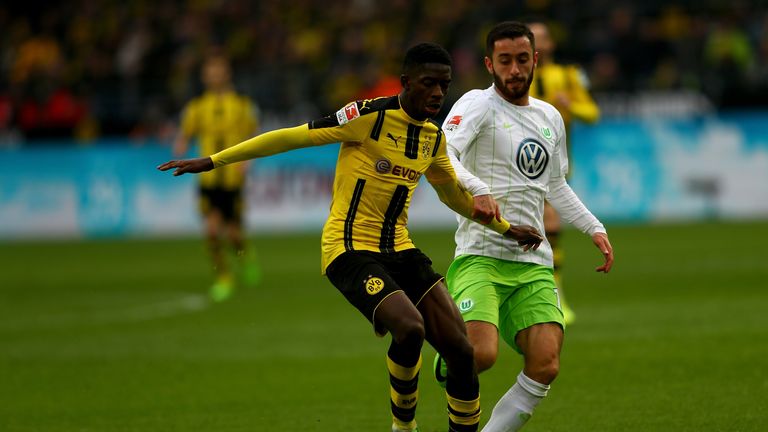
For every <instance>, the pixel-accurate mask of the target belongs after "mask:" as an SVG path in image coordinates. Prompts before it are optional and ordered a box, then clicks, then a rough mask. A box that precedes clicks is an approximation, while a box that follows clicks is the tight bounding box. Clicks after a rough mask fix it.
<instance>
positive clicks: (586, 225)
mask: <svg viewBox="0 0 768 432" xmlns="http://www.w3.org/2000/svg"><path fill="white" fill-rule="evenodd" d="M557 120H558V121H557V122H556V124H557V134H556V136H557V137H558V138H557V144H556V146H555V149H554V151H553V152H552V153H553V154H552V171H550V176H549V187H548V189H549V190H548V192H547V201H549V203H550V204H552V206H553V207H554V208H555V210H557V212H558V213H559V214H560V216H561V217H562V218H563V220H565V221H566V222H568V223H569V224H571V225H573V226H575V227H576V228H577V229H579V230H580V231H581V232H583V233H585V234H588V235H590V236H591V235H592V234H594V233H597V232H602V233H604V232H605V227H604V226H603V224H602V223H600V221H599V220H598V219H597V218H596V217H595V216H594V215H593V214H592V213H591V212H590V211H589V210H588V209H587V207H586V206H585V205H584V203H582V202H581V200H580V199H579V197H578V196H577V195H576V193H575V192H574V191H573V189H571V186H570V185H569V184H568V182H566V180H565V176H566V175H567V174H568V151H567V148H566V136H565V123H564V122H563V118H562V116H560V115H558V116H557Z"/></svg>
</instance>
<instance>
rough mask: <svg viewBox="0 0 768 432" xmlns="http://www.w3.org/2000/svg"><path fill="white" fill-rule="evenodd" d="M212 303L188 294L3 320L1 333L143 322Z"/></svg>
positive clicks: (204, 307)
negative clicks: (94, 310)
mask: <svg viewBox="0 0 768 432" xmlns="http://www.w3.org/2000/svg"><path fill="white" fill-rule="evenodd" d="M209 304H210V302H209V300H208V297H206V296H204V295H201V294H187V295H184V296H181V297H177V298H173V299H169V300H163V301H158V302H154V303H147V304H140V305H132V306H127V307H124V308H114V309H104V308H100V309H99V311H98V312H94V313H88V312H71V313H62V314H55V315H53V314H51V315H43V316H37V317H31V316H30V317H28V318H26V319H23V320H14V321H5V322H2V321H0V331H14V330H30V329H47V328H61V327H77V326H89V325H100V324H111V323H126V322H142V321H150V320H153V319H160V318H169V317H172V316H176V315H184V314H190V313H194V312H199V311H202V310H204V309H206V308H207V307H208V306H209Z"/></svg>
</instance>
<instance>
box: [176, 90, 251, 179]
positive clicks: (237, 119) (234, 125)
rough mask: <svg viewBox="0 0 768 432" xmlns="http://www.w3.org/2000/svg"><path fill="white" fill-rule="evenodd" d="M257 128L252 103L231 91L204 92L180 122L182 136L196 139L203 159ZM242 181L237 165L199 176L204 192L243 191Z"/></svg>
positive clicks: (244, 137) (233, 143)
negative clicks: (220, 190)
mask: <svg viewBox="0 0 768 432" xmlns="http://www.w3.org/2000/svg"><path fill="white" fill-rule="evenodd" d="M257 126H258V125H257V120H256V112H255V106H254V105H253V103H252V102H251V101H250V100H249V99H248V98H247V97H245V96H241V95H239V94H237V93H235V92H233V91H229V92H226V93H223V94H216V93H213V92H206V93H204V94H203V95H201V96H199V97H197V98H195V99H193V100H192V101H190V102H189V104H187V106H186V108H185V109H184V114H183V117H182V121H181V130H182V133H183V134H184V135H185V136H187V137H189V138H191V137H195V136H196V137H197V138H198V142H199V146H200V154H201V155H204V156H207V155H211V154H214V153H216V152H219V151H221V150H224V149H226V148H229V147H232V146H234V145H236V144H238V143H240V142H241V141H243V140H245V139H247V138H249V137H251V136H253V135H254V134H255V133H256V129H257ZM243 181H244V172H243V169H242V168H241V167H240V166H238V165H237V164H232V165H229V166H226V167H222V169H219V170H215V171H210V172H205V173H201V174H200V184H201V186H203V187H206V188H223V189H229V190H232V189H237V188H240V187H242V185H243Z"/></svg>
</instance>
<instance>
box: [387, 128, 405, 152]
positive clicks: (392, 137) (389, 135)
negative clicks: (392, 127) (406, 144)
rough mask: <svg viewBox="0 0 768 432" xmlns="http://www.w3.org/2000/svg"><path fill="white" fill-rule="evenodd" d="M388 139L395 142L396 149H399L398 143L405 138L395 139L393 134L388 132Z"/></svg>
mask: <svg viewBox="0 0 768 432" xmlns="http://www.w3.org/2000/svg"><path fill="white" fill-rule="evenodd" d="M387 138H389V139H391V140H392V141H394V142H395V148H397V142H398V141H400V139H402V138H403V137H402V136H399V137H397V138H395V137H394V136H393V135H392V134H391V133H389V132H387Z"/></svg>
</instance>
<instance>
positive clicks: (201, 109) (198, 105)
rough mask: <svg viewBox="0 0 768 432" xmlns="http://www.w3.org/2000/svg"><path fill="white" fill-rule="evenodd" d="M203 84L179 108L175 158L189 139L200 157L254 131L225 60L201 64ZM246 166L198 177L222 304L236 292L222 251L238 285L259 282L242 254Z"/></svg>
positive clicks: (251, 108)
mask: <svg viewBox="0 0 768 432" xmlns="http://www.w3.org/2000/svg"><path fill="white" fill-rule="evenodd" d="M202 81H203V84H204V86H205V92H204V93H203V94H202V95H201V96H198V97H196V98H195V99H193V100H192V101H190V102H189V103H188V104H187V106H186V107H185V108H184V113H183V116H182V120H181V129H180V133H179V134H178V137H177V139H176V141H175V142H174V146H173V153H174V156H176V157H180V156H183V155H184V154H185V153H186V152H187V150H188V148H189V143H190V140H191V139H192V138H194V137H196V138H197V139H198V142H199V153H200V155H202V156H207V155H211V154H214V153H217V152H219V151H221V150H224V149H226V148H228V147H231V146H233V145H235V144H237V143H239V142H241V141H244V140H245V139H247V138H250V137H251V136H253V135H255V134H256V132H257V127H258V125H257V118H256V106H255V105H254V103H253V102H252V101H251V100H250V99H249V98H248V97H246V96H243V95H240V94H238V93H236V92H235V90H234V87H233V84H232V77H231V70H230V65H229V62H228V60H227V59H226V58H225V57H224V56H222V55H211V56H209V57H208V58H207V59H206V60H205V61H204V63H203V68H202ZM247 169H248V165H247V163H239V164H232V165H229V166H226V167H223V168H222V169H219V170H216V171H213V172H206V173H203V174H201V175H200V176H199V183H200V189H199V194H200V212H201V213H202V216H203V222H204V227H205V237H206V242H207V244H208V250H209V252H210V256H211V260H212V264H213V269H214V272H215V274H216V278H215V281H214V283H213V285H212V286H211V290H210V295H211V299H212V300H214V301H223V300H226V299H227V298H229V297H230V296H231V295H232V292H233V290H234V287H235V277H234V276H233V273H234V271H233V270H234V269H233V268H232V265H230V262H229V259H228V254H227V247H226V246H228V247H229V248H230V250H231V251H232V253H233V254H234V257H235V259H234V263H235V266H237V267H238V269H237V270H239V273H240V276H241V277H242V281H243V282H244V283H246V284H247V285H255V284H256V283H257V282H258V279H259V275H260V271H259V268H258V265H257V263H256V261H255V258H254V257H253V252H249V253H248V255H246V241H245V235H244V233H243V220H242V219H243V186H244V184H245V176H246V171H247Z"/></svg>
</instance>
